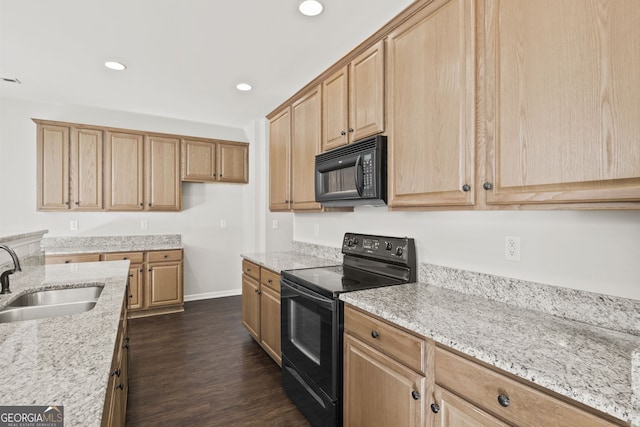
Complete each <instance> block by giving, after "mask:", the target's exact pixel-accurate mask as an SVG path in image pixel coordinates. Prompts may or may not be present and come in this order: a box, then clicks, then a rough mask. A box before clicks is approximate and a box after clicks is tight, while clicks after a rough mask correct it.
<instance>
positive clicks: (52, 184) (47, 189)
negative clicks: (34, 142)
mask: <svg viewBox="0 0 640 427" xmlns="http://www.w3.org/2000/svg"><path fill="white" fill-rule="evenodd" d="M37 156H38V209H39V210H61V211H65V210H68V209H69V207H70V203H69V128H68V127H64V126H54V125H40V124H38V151H37Z"/></svg>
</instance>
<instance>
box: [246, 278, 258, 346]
mask: <svg viewBox="0 0 640 427" xmlns="http://www.w3.org/2000/svg"><path fill="white" fill-rule="evenodd" d="M258 292H260V284H259V283H258V281H257V280H255V279H252V278H251V277H249V276H247V275H246V274H243V275H242V324H243V325H244V327H245V328H247V330H248V331H249V333H250V334H251V336H253V337H254V338H255V339H256V340H257V341H258V342H260V294H258Z"/></svg>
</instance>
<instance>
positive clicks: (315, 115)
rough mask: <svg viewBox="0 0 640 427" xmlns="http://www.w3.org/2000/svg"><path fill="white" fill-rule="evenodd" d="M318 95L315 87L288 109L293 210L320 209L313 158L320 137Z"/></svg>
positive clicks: (320, 98) (319, 93) (319, 94)
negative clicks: (316, 192)
mask: <svg viewBox="0 0 640 427" xmlns="http://www.w3.org/2000/svg"><path fill="white" fill-rule="evenodd" d="M321 101H322V93H321V88H320V86H316V87H314V88H313V89H311V90H310V91H309V92H307V93H306V94H305V95H304V96H302V97H301V98H300V99H298V100H297V101H296V102H294V103H293V105H292V106H291V176H292V179H291V185H292V194H293V200H292V204H293V209H294V210H307V209H311V210H320V209H321V206H320V204H319V203H317V202H316V201H315V200H316V195H315V156H316V154H318V153H320V141H321V135H322V127H321V119H322V117H321V110H322V102H321Z"/></svg>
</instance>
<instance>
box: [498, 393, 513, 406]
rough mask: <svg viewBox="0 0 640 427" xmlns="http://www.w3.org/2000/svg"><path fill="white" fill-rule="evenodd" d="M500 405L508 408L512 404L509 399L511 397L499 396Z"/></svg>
mask: <svg viewBox="0 0 640 427" xmlns="http://www.w3.org/2000/svg"><path fill="white" fill-rule="evenodd" d="M498 403H499V404H500V406H502V407H503V408H506V407H507V406H509V404H510V403H511V399H509V396H507V395H504V394H501V395H500V396H498Z"/></svg>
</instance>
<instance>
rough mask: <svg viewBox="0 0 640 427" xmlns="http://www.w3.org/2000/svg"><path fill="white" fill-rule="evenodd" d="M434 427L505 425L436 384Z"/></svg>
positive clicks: (488, 426) (500, 426) (432, 406)
mask: <svg viewBox="0 0 640 427" xmlns="http://www.w3.org/2000/svg"><path fill="white" fill-rule="evenodd" d="M434 397H435V405H437V407H435V406H434V405H431V408H432V411H433V408H435V409H436V410H437V412H436V415H435V422H434V426H435V427H507V426H508V424H505V423H503V422H502V421H500V420H498V419H497V418H495V417H493V416H492V415H489V414H487V413H486V412H484V411H482V410H480V409H479V408H477V407H475V406H474V405H472V404H471V403H469V402H467V401H466V400H464V399H461V398H459V397H458V396H456V395H455V394H452V393H449V392H448V391H447V390H445V389H443V388H441V387H439V386H436V388H435V393H434Z"/></svg>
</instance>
